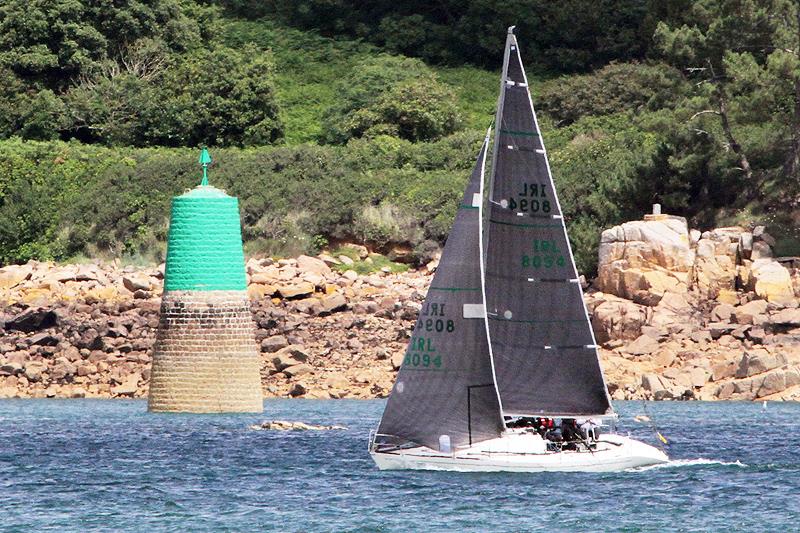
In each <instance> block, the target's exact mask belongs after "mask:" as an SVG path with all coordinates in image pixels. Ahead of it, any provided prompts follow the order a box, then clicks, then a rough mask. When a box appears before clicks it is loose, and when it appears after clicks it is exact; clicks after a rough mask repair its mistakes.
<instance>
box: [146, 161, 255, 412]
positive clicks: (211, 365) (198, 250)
mask: <svg viewBox="0 0 800 533" xmlns="http://www.w3.org/2000/svg"><path fill="white" fill-rule="evenodd" d="M200 163H201V164H202V165H203V180H202V182H201V184H200V185H199V186H197V187H195V188H194V189H192V190H191V191H189V192H187V193H185V194H182V195H180V196H176V197H175V198H173V199H172V213H171V217H170V227H169V240H168V244H167V264H166V271H165V276H164V277H165V279H164V294H163V297H162V302H161V317H160V320H159V325H158V334H157V336H156V343H155V348H154V353H153V372H152V377H151V379H150V395H149V402H148V405H149V409H150V411H173V412H192V413H221V412H261V411H262V410H263V404H262V395H261V376H260V367H261V358H260V354H259V350H258V347H257V345H256V340H255V324H254V322H253V317H252V314H251V312H250V301H249V299H248V296H247V282H246V279H245V267H244V253H243V251H242V231H241V226H240V222H239V201H238V200H237V199H236V198H234V197H232V196H228V195H227V194H225V192H223V191H221V190H219V189H217V188H215V187H212V186H210V185H209V184H208V170H207V169H208V165H209V164H210V163H211V157H210V156H209V154H208V151H207V150H206V149H203V152H202V154H201V156H200Z"/></svg>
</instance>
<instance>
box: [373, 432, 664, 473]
mask: <svg viewBox="0 0 800 533" xmlns="http://www.w3.org/2000/svg"><path fill="white" fill-rule="evenodd" d="M536 440H538V442H536ZM542 443H543V441H542V440H541V439H540V438H538V435H537V436H535V438H533V437H531V436H530V435H521V434H515V433H507V434H504V435H503V436H502V437H500V438H498V439H493V440H490V441H486V442H482V443H479V444H476V445H474V446H471V447H469V448H466V449H462V450H458V451H456V452H455V453H448V454H445V453H442V452H438V451H436V450H432V449H430V448H426V447H424V446H420V447H416V448H407V449H403V450H394V451H389V452H383V451H375V450H371V451H370V455H372V458H373V459H374V460H375V463H376V464H377V465H378V468H380V469H381V470H449V471H456V472H619V471H621V470H627V469H630V468H636V467H641V466H648V465H654V464H659V463H666V462H667V461H669V458H668V457H667V455H666V454H665V453H664V452H662V451H661V450H658V449H657V448H655V447H653V446H650V445H648V444H645V443H643V442H639V441H637V440H634V439H631V438H629V437H623V436H621V435H614V434H605V435H602V436H601V437H600V439H599V440H598V442H597V448H596V449H595V450H592V451H588V450H585V449H584V450H583V451H560V452H547V451H544V450H542V449H541V447H542ZM527 444H530V445H531V446H528V448H529V449H533V450H536V451H533V452H527V451H524V450H523V448H524V447H525V445H527Z"/></svg>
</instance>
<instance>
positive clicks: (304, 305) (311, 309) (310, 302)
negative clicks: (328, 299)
mask: <svg viewBox="0 0 800 533" xmlns="http://www.w3.org/2000/svg"><path fill="white" fill-rule="evenodd" d="M291 309H292V310H293V311H295V312H297V313H304V314H307V315H318V314H320V312H321V311H322V307H321V306H320V303H319V299H318V298H303V299H302V300H295V301H294V302H292V305H291Z"/></svg>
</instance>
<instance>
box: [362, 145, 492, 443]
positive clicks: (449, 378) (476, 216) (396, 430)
mask: <svg viewBox="0 0 800 533" xmlns="http://www.w3.org/2000/svg"><path fill="white" fill-rule="evenodd" d="M487 145H488V135H487V138H486V140H484V144H483V147H482V148H481V151H480V155H479V157H478V161H477V163H476V164H475V169H474V170H473V172H472V175H471V177H470V180H469V184H468V185H467V188H466V191H465V192H464V197H463V200H462V201H461V204H460V206H459V209H458V212H457V214H456V218H455V222H454V223H453V228H452V230H451V231H450V235H449V236H448V239H447V243H446V244H445V247H444V250H443V252H442V257H441V260H440V262H439V267H438V269H437V270H436V274H435V275H434V277H433V280H432V282H431V286H430V288H429V289H428V295H427V297H426V299H425V303H424V304H423V306H422V309H421V311H420V315H419V318H418V320H417V323H416V325H415V327H414V331H413V334H412V337H411V342H410V343H409V346H408V349H407V351H406V355H405V359H404V361H403V364H402V366H401V368H400V371H399V372H398V374H397V380H396V382H395V385H394V388H393V389H392V393H391V395H390V396H389V400H388V402H387V404H386V409H385V411H384V413H383V418H382V419H381V423H380V426H379V427H378V433H379V435H390V436H394V437H398V438H400V439H402V440H408V441H412V442H415V443H418V444H422V445H424V446H428V447H430V448H433V449H439V448H440V443H442V442H447V443H449V445H450V446H452V447H456V446H463V445H469V444H472V443H475V442H480V441H483V440H487V439H491V438H496V437H498V436H499V435H500V433H501V432H502V430H503V428H504V425H503V419H502V415H501V411H500V405H499V399H498V397H497V390H496V388H495V384H494V380H493V376H492V364H491V357H490V355H489V343H488V340H487V334H486V324H485V320H484V316H485V313H484V306H483V293H482V285H481V271H480V266H481V265H480V244H479V232H480V215H481V209H480V205H481V196H482V195H481V190H482V187H481V184H482V179H483V167H484V163H485V159H486V152H487ZM443 436H446V438H442V437H443Z"/></svg>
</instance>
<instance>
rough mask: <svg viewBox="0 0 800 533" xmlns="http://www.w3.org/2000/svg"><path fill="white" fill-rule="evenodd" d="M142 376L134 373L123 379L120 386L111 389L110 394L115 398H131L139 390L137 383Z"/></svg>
mask: <svg viewBox="0 0 800 533" xmlns="http://www.w3.org/2000/svg"><path fill="white" fill-rule="evenodd" d="M141 379H142V375H141V373H139V372H134V373H133V374H131V375H129V376H128V377H127V378H125V381H123V382H122V383H121V384H119V385H117V386H116V387H111V394H114V395H115V396H133V395H134V394H136V391H138V390H139V381H140V380H141Z"/></svg>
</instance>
